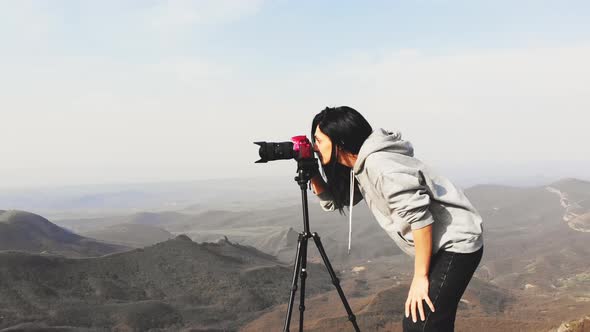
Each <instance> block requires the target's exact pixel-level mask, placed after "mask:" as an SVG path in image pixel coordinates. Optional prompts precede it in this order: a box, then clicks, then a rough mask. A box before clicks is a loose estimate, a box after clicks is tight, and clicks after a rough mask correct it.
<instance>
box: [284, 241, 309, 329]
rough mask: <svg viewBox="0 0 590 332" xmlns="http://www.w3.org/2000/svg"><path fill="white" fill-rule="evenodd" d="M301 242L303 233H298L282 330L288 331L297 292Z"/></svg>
mask: <svg viewBox="0 0 590 332" xmlns="http://www.w3.org/2000/svg"><path fill="white" fill-rule="evenodd" d="M302 242H303V234H302V233H299V237H298V238H297V252H296V254H295V266H294V268H293V281H292V282H291V295H290V296H289V307H288V309H287V317H286V319H285V326H284V328H283V332H288V331H289V325H290V324H291V314H292V313H293V301H294V300H295V293H296V292H297V279H298V277H299V271H300V268H301V265H300V264H301V245H302ZM306 243H307V240H306Z"/></svg>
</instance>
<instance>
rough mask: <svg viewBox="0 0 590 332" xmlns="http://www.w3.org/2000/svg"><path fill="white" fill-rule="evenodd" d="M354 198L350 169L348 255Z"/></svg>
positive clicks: (352, 172)
mask: <svg viewBox="0 0 590 332" xmlns="http://www.w3.org/2000/svg"><path fill="white" fill-rule="evenodd" d="M353 198H354V170H352V169H351V170H350V207H349V208H348V254H349V255H350V244H351V242H352V205H353Z"/></svg>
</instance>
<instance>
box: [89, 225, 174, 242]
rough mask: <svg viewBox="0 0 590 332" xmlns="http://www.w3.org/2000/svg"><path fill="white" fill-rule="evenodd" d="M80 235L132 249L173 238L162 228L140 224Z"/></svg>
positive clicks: (109, 227)
mask: <svg viewBox="0 0 590 332" xmlns="http://www.w3.org/2000/svg"><path fill="white" fill-rule="evenodd" d="M82 235H84V236H87V237H89V238H93V239H97V240H101V241H106V242H109V243H116V244H120V245H124V246H128V247H134V248H141V247H145V246H149V245H152V244H156V243H158V242H164V241H166V240H169V239H171V238H173V237H174V235H172V234H171V233H170V232H168V231H166V230H164V229H162V228H159V227H155V226H149V225H141V224H120V225H112V226H108V227H105V228H103V229H100V230H95V231H90V232H86V233H82Z"/></svg>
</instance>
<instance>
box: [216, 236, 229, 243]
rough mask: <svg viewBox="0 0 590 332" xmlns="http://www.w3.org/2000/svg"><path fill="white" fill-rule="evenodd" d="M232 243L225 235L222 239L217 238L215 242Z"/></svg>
mask: <svg viewBox="0 0 590 332" xmlns="http://www.w3.org/2000/svg"><path fill="white" fill-rule="evenodd" d="M224 243H228V244H232V243H231V241H230V240H229V239H228V238H227V235H224V236H223V238H222V239H219V240H217V244H224Z"/></svg>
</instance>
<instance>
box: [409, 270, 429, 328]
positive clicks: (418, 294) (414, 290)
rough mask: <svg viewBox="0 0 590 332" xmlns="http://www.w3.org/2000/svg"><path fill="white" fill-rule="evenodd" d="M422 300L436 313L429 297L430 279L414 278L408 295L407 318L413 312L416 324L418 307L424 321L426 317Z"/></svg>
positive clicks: (423, 277)
mask: <svg viewBox="0 0 590 332" xmlns="http://www.w3.org/2000/svg"><path fill="white" fill-rule="evenodd" d="M422 300H424V301H425V302H426V304H428V306H429V307H430V310H431V311H432V312H434V305H433V304H432V301H430V298H429V297H428V277H427V276H414V279H412V285H411V286H410V292H409V293H408V299H407V300H406V305H405V307H406V317H409V316H410V311H411V312H412V321H413V322H414V323H416V317H417V315H416V307H418V311H419V312H420V319H421V320H422V321H424V320H425V319H426V316H425V315H424V306H423V304H422Z"/></svg>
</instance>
